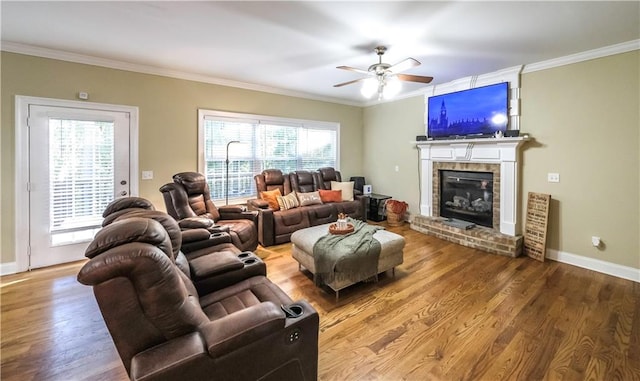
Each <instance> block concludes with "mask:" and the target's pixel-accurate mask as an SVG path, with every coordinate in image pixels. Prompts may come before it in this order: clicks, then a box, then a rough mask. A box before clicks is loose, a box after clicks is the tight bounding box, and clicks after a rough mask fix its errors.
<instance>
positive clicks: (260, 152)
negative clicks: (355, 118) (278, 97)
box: [198, 110, 340, 204]
mask: <svg viewBox="0 0 640 381" xmlns="http://www.w3.org/2000/svg"><path fill="white" fill-rule="evenodd" d="M198 119H199V136H198V139H199V152H198V154H199V158H200V159H199V163H198V170H199V171H200V172H201V173H203V174H204V175H205V176H206V178H207V182H208V184H209V188H210V190H211V198H212V199H213V200H216V201H220V200H225V202H226V199H227V187H228V200H229V203H232V204H233V203H239V202H243V201H245V200H247V199H250V198H254V197H255V196H256V186H255V182H254V180H253V176H254V175H255V174H257V173H260V172H262V171H263V170H265V169H269V168H277V169H280V170H282V172H283V173H289V172H293V171H296V170H311V171H315V170H316V169H318V168H322V167H335V168H338V167H339V166H338V147H339V138H340V124H339V123H331V122H319V121H308V120H296V119H286V118H275V117H267V116H259V115H247V114H235V113H228V112H220V111H211V110H199V116H198ZM227 155H228V160H229V163H228V171H229V174H228V176H227Z"/></svg>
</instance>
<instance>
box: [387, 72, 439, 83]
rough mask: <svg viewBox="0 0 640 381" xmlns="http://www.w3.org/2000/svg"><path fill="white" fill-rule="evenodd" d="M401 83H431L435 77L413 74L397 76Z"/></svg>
mask: <svg viewBox="0 0 640 381" xmlns="http://www.w3.org/2000/svg"><path fill="white" fill-rule="evenodd" d="M396 77H398V79H399V80H401V81H410V82H421V83H429V82H431V81H433V77H425V76H422V75H412V74H396Z"/></svg>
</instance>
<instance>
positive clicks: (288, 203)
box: [276, 192, 300, 210]
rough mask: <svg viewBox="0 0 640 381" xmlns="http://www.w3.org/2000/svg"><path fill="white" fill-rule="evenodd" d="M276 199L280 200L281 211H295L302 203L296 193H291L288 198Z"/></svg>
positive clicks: (280, 197) (279, 197)
mask: <svg viewBox="0 0 640 381" xmlns="http://www.w3.org/2000/svg"><path fill="white" fill-rule="evenodd" d="M276 199H277V200H278V205H279V206H280V210H287V209H293V208H297V207H299V206H300V202H298V198H297V197H296V192H291V193H289V194H288V195H286V196H278V197H276Z"/></svg>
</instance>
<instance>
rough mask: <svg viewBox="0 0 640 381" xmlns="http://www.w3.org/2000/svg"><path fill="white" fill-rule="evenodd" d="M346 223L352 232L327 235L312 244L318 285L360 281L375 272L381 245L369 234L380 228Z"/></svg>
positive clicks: (351, 219)
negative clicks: (351, 228) (321, 283)
mask: <svg viewBox="0 0 640 381" xmlns="http://www.w3.org/2000/svg"><path fill="white" fill-rule="evenodd" d="M348 223H350V224H353V227H354V230H353V232H352V233H349V234H345V235H339V234H331V233H327V235H325V236H323V237H320V239H319V240H318V242H316V243H315V245H313V260H314V263H315V266H316V276H317V280H318V281H319V282H324V283H332V282H333V281H334V280H343V279H346V280H363V279H367V278H369V277H372V276H374V275H376V274H377V272H378V260H379V259H380V249H381V246H380V242H378V241H377V240H376V239H374V238H373V235H374V234H375V232H376V231H378V230H380V229H383V228H382V227H380V226H375V225H368V224H366V223H365V222H362V221H360V220H354V219H353V218H348Z"/></svg>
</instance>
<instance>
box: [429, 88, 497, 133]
mask: <svg viewBox="0 0 640 381" xmlns="http://www.w3.org/2000/svg"><path fill="white" fill-rule="evenodd" d="M508 93H509V83H508V82H502V83H497V84H495V85H489V86H482V87H476V88H473V89H469V90H463V91H458V92H455V93H448V94H442V95H436V96H433V97H429V99H428V101H427V102H428V103H427V104H428V108H429V111H428V124H427V135H428V136H429V138H434V139H437V138H448V137H456V136H465V137H468V136H478V137H489V136H493V135H494V134H495V133H496V131H502V132H503V133H504V132H505V131H506V130H507V124H508V122H509V113H508V107H509V106H508V101H509V95H508Z"/></svg>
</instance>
